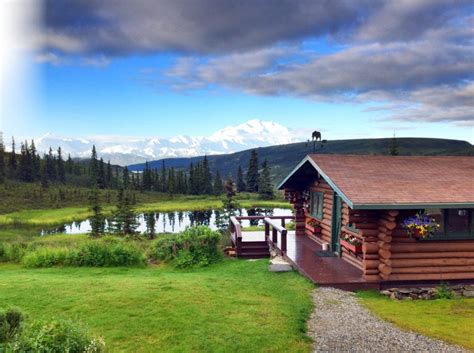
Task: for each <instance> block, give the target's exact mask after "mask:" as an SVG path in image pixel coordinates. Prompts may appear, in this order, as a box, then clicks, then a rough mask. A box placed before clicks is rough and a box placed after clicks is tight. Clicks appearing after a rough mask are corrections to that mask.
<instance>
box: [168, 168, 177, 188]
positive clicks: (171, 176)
mask: <svg viewBox="0 0 474 353" xmlns="http://www.w3.org/2000/svg"><path fill="white" fill-rule="evenodd" d="M175 192H176V180H175V173H174V168H173V167H171V168H170V169H169V171H168V193H170V194H174V193H175Z"/></svg>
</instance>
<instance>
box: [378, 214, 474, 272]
mask: <svg viewBox="0 0 474 353" xmlns="http://www.w3.org/2000/svg"><path fill="white" fill-rule="evenodd" d="M411 215H413V212H406V211H404V212H400V214H399V215H398V217H397V219H396V227H395V228H394V229H393V230H392V234H391V237H392V241H391V249H390V253H391V271H390V274H389V275H388V278H387V279H388V280H391V281H420V280H440V281H445V280H456V279H474V240H451V241H447V240H437V241H436V240H432V241H430V240H421V241H420V240H416V239H413V238H410V237H408V236H407V234H406V231H405V230H404V229H403V228H402V226H401V223H402V222H403V220H404V219H405V218H407V217H408V216H411ZM384 279H385V278H384Z"/></svg>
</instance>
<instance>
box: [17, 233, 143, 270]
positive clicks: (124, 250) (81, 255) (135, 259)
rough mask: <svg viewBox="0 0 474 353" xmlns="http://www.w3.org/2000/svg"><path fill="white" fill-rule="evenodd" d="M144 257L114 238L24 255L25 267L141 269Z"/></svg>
mask: <svg viewBox="0 0 474 353" xmlns="http://www.w3.org/2000/svg"><path fill="white" fill-rule="evenodd" d="M145 262H146V258H145V255H144V254H143V253H142V251H141V250H140V249H138V248H137V247H136V246H134V245H133V244H128V243H125V242H124V241H118V240H115V239H109V238H107V239H104V240H91V241H89V242H87V243H85V244H83V245H81V246H80V247H79V249H77V250H76V249H67V248H49V247H47V248H39V249H36V250H33V251H32V252H30V253H28V254H26V255H25V256H24V258H23V264H24V265H25V266H26V267H52V266H84V267H106V266H142V265H144V264H145Z"/></svg>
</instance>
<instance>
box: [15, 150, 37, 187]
mask: <svg viewBox="0 0 474 353" xmlns="http://www.w3.org/2000/svg"><path fill="white" fill-rule="evenodd" d="M20 146H21V147H20V161H19V163H18V173H17V174H18V177H19V178H20V180H21V181H24V182H31V181H33V178H32V160H31V156H30V151H29V147H28V142H27V141H25V143H23V142H22V143H21V145H20Z"/></svg>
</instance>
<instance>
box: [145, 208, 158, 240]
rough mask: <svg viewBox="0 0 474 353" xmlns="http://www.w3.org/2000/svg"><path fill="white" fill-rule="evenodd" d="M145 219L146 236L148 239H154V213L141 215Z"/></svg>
mask: <svg viewBox="0 0 474 353" xmlns="http://www.w3.org/2000/svg"><path fill="white" fill-rule="evenodd" d="M143 217H144V218H145V224H146V235H147V238H148V239H155V235H156V231H155V225H156V218H155V214H154V213H145V214H144V215H143Z"/></svg>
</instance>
